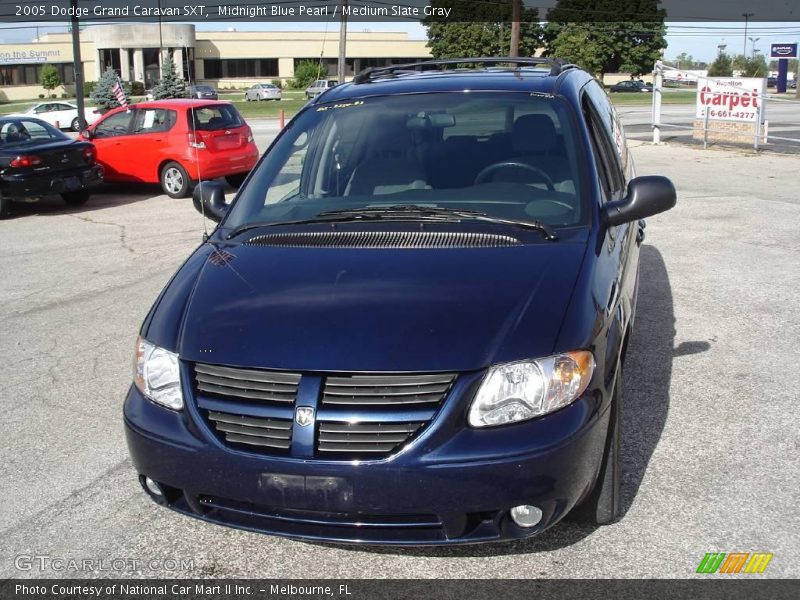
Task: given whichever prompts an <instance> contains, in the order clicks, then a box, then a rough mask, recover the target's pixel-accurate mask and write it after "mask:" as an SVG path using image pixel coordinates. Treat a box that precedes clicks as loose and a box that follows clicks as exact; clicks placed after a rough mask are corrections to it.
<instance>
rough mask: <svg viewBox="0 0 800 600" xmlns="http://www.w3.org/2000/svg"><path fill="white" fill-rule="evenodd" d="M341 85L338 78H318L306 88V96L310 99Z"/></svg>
mask: <svg viewBox="0 0 800 600" xmlns="http://www.w3.org/2000/svg"><path fill="white" fill-rule="evenodd" d="M337 85H339V81H338V80H337V79H317V80H316V81H315V82H314V83H312V84H311V85H310V86H308V87H307V88H306V98H308V99H309V100H310V99H311V98H314V97H316V96H319V95H320V94H321V93H322V92H324V91H326V90H328V89H330V88H332V87H334V86H337Z"/></svg>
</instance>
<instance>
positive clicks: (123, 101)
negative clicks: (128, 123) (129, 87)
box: [111, 79, 128, 108]
mask: <svg viewBox="0 0 800 600" xmlns="http://www.w3.org/2000/svg"><path fill="white" fill-rule="evenodd" d="M111 93H112V94H114V96H115V97H116V99H117V102H119V104H120V106H124V107H125V108H128V99H127V98H126V97H125V90H123V89H122V82H121V81H120V80H119V79H117V81H116V82H115V83H114V85H112V86H111Z"/></svg>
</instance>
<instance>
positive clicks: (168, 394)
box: [133, 336, 183, 410]
mask: <svg viewBox="0 0 800 600" xmlns="http://www.w3.org/2000/svg"><path fill="white" fill-rule="evenodd" d="M133 379H134V382H135V383H136V387H137V388H139V391H140V392H142V393H143V394H144V395H145V396H147V397H148V398H150V400H152V401H153V402H156V403H158V404H161V405H162V406H166V407H167V408H171V409H173V410H180V409H182V408H183V392H181V375H180V369H179V368H178V355H177V354H174V353H172V352H170V351H168V350H164V349H163V348H159V347H158V346H155V345H154V344H151V343H150V342H148V341H147V340H146V339H144V338H143V337H141V336H139V337H138V338H136V359H135V362H134V372H133Z"/></svg>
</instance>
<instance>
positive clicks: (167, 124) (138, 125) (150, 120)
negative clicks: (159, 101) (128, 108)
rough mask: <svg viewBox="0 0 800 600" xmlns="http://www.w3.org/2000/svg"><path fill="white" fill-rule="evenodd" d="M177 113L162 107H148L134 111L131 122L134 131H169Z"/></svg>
mask: <svg viewBox="0 0 800 600" xmlns="http://www.w3.org/2000/svg"><path fill="white" fill-rule="evenodd" d="M176 117H177V113H176V112H175V111H174V110H167V109H164V108H148V109H144V110H138V111H136V117H135V119H134V122H133V132H134V133H158V132H160V131H169V130H170V129H172V126H173V125H175V119H176Z"/></svg>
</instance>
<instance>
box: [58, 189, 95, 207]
mask: <svg viewBox="0 0 800 600" xmlns="http://www.w3.org/2000/svg"><path fill="white" fill-rule="evenodd" d="M89 195H90V194H89V192H88V191H86V190H79V191H77V192H64V193H63V194H61V198H62V199H63V200H64V202H66V203H67V204H69V205H70V206H80V205H81V204H86V201H87V200H89Z"/></svg>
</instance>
